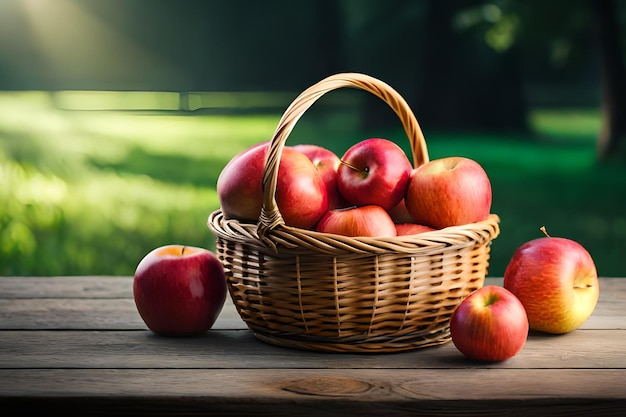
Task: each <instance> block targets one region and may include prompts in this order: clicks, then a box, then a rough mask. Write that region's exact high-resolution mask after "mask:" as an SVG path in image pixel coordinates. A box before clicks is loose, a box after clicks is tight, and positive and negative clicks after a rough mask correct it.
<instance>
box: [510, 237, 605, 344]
mask: <svg viewBox="0 0 626 417" xmlns="http://www.w3.org/2000/svg"><path fill="white" fill-rule="evenodd" d="M504 287H505V288H507V289H508V290H509V291H511V292H512V293H513V294H515V295H516V296H517V297H518V298H519V299H520V300H521V302H522V304H524V307H525V308H526V313H527V314H528V321H529V323H530V328H531V329H533V330H537V331H541V332H546V333H553V334H560V333H568V332H570V331H572V330H575V329H577V328H578V327H580V325H582V324H583V323H584V322H585V321H586V320H587V319H588V318H589V317H590V316H591V314H592V313H593V310H594V309H595V307H596V304H597V303H598V297H599V295H600V286H599V282H598V273H597V270H596V266H595V263H594V261H593V259H592V258H591V255H590V254H589V252H588V251H587V250H586V249H585V248H584V247H583V246H582V245H581V244H580V243H578V242H576V241H573V240H571V239H566V238H560V237H547V236H546V237H540V238H537V239H533V240H531V241H528V242H526V243H524V244H523V245H521V246H520V247H519V248H518V249H517V250H516V251H515V252H514V254H513V256H512V258H511V260H510V261H509V264H508V265H507V267H506V269H505V271H504Z"/></svg>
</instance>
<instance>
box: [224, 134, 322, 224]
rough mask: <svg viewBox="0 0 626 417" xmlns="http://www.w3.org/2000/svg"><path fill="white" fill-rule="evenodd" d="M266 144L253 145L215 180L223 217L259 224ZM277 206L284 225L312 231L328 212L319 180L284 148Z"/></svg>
mask: <svg viewBox="0 0 626 417" xmlns="http://www.w3.org/2000/svg"><path fill="white" fill-rule="evenodd" d="M268 149H269V142H265V143H263V144H261V145H255V146H253V147H251V148H250V149H248V150H246V151H244V152H241V153H240V154H238V155H236V156H235V157H234V158H233V159H231V160H230V161H229V163H228V164H226V166H225V167H224V169H223V170H222V172H221V173H220V175H219V177H218V179H217V195H218V198H219V201H220V206H221V209H222V212H223V213H224V217H225V218H227V219H238V220H242V221H248V222H256V221H258V218H259V215H260V214H261V207H262V206H263V185H262V181H263V169H264V167H265V155H266V154H267V150H268ZM276 203H277V204H278V208H279V210H280V213H281V214H282V216H283V220H284V221H285V224H287V225H290V226H294V227H299V228H302V229H312V228H313V227H314V226H315V224H316V223H317V221H318V220H319V219H320V217H322V215H323V214H324V213H325V212H326V211H327V210H328V193H327V192H326V185H325V184H324V180H323V179H322V176H321V175H320V173H319V172H318V170H317V168H315V165H313V162H311V160H310V159H309V158H308V157H306V156H305V155H304V154H302V153H300V152H298V151H296V150H293V149H291V148H290V147H288V146H286V147H284V148H283V151H282V156H281V160H280V164H279V168H278V182H277V184H276Z"/></svg>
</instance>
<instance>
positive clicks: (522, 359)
mask: <svg viewBox="0 0 626 417" xmlns="http://www.w3.org/2000/svg"><path fill="white" fill-rule="evenodd" d="M624 346H626V331H607V330H577V331H575V332H572V333H569V334H565V335H560V336H547V335H537V334H531V335H530V336H529V338H528V340H527V343H526V345H525V346H524V348H523V349H522V351H521V352H520V353H519V354H518V355H517V356H515V357H513V358H511V359H509V360H507V361H504V362H500V363H491V364H489V363H479V362H475V361H471V360H468V359H466V358H465V357H463V356H462V355H461V353H460V352H459V351H458V350H457V349H456V348H455V347H454V345H453V344H452V343H448V344H446V345H444V346H440V347H434V348H427V349H420V350H416V351H412V352H402V353H396V354H377V355H363V354H329V353H319V352H308V351H301V350H294V349H285V348H280V347H275V346H270V345H267V344H265V343H263V342H261V341H258V340H257V339H255V338H254V337H253V335H252V333H251V332H250V331H248V330H239V331H234V330H211V331H209V332H208V333H207V334H206V335H203V336H199V337H191V338H165V337H158V336H155V335H153V334H152V333H150V332H149V331H147V330H146V331H107V332H101V331H37V332H33V331H0V368H5V369H7V368H119V369H124V368H155V369H156V368H159V369H165V368H171V369H174V368H205V369H228V368H250V369H252V368H254V369H261V368H277V369H278V368H293V369H296V368H329V369H339V368H347V369H348V368H349V369H368V368H371V369H378V368H387V369H417V368H424V369H426V368H434V369H445V368H479V369H485V368H494V369H503V368H507V369H516V368H528V369H531V368H536V369H540V368H545V369H565V368H572V369H585V368H588V369H594V368H596V369H600V368H604V369H609V368H613V369H625V370H626V351H624V349H623V347H624Z"/></svg>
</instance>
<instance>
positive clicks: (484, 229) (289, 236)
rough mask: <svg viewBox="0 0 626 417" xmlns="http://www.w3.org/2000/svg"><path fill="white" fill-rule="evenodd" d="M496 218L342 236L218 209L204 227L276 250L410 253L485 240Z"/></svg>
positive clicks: (494, 234) (493, 234)
mask: <svg viewBox="0 0 626 417" xmlns="http://www.w3.org/2000/svg"><path fill="white" fill-rule="evenodd" d="M499 223H500V217H499V216H498V215H497V214H494V213H492V214H490V215H489V217H487V218H486V219H485V220H482V221H479V222H476V223H468V224H464V225H457V226H449V227H446V228H443V229H436V230H432V231H427V232H421V233H418V234H414V235H400V236H388V237H370V236H354V237H353V236H343V235H336V234H332V233H323V232H318V231H315V230H309V229H300V228H297V227H293V226H288V225H284V224H282V225H277V226H276V227H274V228H273V229H271V230H269V231H266V233H265V234H261V233H260V232H259V224H257V223H245V222H241V221H239V220H236V219H226V218H225V217H224V215H223V213H222V211H221V209H217V210H215V211H213V212H212V213H211V214H210V215H209V218H208V221H207V226H208V227H209V228H210V229H211V230H212V231H213V233H215V235H216V236H217V237H219V238H222V239H226V240H232V241H239V242H241V243H246V244H252V245H257V246H262V247H265V248H268V249H270V250H272V251H273V252H278V251H279V250H280V248H285V249H296V248H298V247H302V248H305V249H310V250H315V251H318V252H324V253H331V254H332V253H339V252H345V253H389V252H393V253H414V252H415V251H416V249H420V250H426V249H429V250H430V249H431V250H435V251H437V250H439V251H440V250H442V249H444V248H449V247H451V246H454V247H458V248H463V247H466V246H471V245H475V244H477V243H483V242H488V241H491V240H493V239H495V238H496V237H497V236H498V235H499V234H500V226H499Z"/></svg>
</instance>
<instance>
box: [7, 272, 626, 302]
mask: <svg viewBox="0 0 626 417" xmlns="http://www.w3.org/2000/svg"><path fill="white" fill-rule="evenodd" d="M132 281H133V278H132V277H126V276H51V277H0V299H2V298H132V297H133V289H132ZM502 282H503V279H502V278H501V277H487V278H486V280H485V285H488V284H492V285H500V286H501V285H502ZM600 292H601V295H603V296H605V297H607V299H608V300H609V301H610V300H611V299H616V298H617V299H622V300H626V277H625V278H600Z"/></svg>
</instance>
